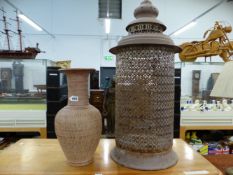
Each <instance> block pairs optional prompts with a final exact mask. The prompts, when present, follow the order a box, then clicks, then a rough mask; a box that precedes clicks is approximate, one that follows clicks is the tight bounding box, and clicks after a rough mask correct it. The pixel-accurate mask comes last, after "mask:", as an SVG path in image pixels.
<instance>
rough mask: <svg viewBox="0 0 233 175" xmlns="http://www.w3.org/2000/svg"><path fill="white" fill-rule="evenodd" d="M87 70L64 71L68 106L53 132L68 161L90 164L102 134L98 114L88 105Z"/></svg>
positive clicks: (58, 118) (60, 113) (57, 120)
mask: <svg viewBox="0 0 233 175" xmlns="http://www.w3.org/2000/svg"><path fill="white" fill-rule="evenodd" d="M89 71H90V70H88V69H86V70H85V69H67V70H65V73H66V75H67V78H68V105H67V106H65V107H64V108H63V109H61V110H60V111H59V112H58V113H57V115H56V118H55V131H56V135H57V138H58V140H59V143H60V145H61V147H62V150H63V152H64V154H65V156H66V158H67V161H68V162H69V163H70V164H71V165H73V166H83V165H87V164H89V163H91V161H92V157H93V155H94V152H95V150H96V148H97V146H98V143H99V140H100V135H101V129H102V126H101V114H100V112H99V111H98V109H96V108H95V107H94V106H92V105H90V104H89V102H88V92H87V91H88V90H87V88H88V84H87V83H88V75H89Z"/></svg>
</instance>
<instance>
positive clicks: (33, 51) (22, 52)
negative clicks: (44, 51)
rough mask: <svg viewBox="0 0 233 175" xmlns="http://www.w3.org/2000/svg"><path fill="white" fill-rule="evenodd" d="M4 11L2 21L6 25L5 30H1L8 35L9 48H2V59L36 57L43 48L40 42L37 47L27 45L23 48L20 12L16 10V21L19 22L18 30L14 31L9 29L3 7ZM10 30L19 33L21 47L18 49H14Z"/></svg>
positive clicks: (0, 51) (0, 52) (0, 53)
mask: <svg viewBox="0 0 233 175" xmlns="http://www.w3.org/2000/svg"><path fill="white" fill-rule="evenodd" d="M0 10H1V11H2V12H3V17H2V22H3V25H4V29H3V30H4V31H1V33H2V34H3V35H5V36H6V43H7V48H6V49H3V50H1V49H0V59H35V57H36V56H37V54H38V53H41V50H40V49H39V47H38V46H39V44H38V43H37V44H36V47H26V48H24V49H23V45H22V30H21V28H20V21H19V17H18V14H17V12H16V19H14V21H16V23H17V32H13V31H11V30H10V29H8V24H9V23H8V22H7V19H6V16H5V11H4V10H3V9H0ZM10 32H13V33H15V34H17V36H18V40H19V49H18V50H13V49H12V46H11V44H10Z"/></svg>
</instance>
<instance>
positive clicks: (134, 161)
mask: <svg viewBox="0 0 233 175" xmlns="http://www.w3.org/2000/svg"><path fill="white" fill-rule="evenodd" d="M111 158H112V159H113V160H114V161H115V162H117V163H119V164H120V165H123V166H125V167H128V168H132V169H138V170H161V169H166V168H169V167H171V166H173V165H175V164H176V163H177V161H178V157H177V155H176V153H175V152H174V151H173V150H172V149H171V150H170V151H169V152H166V153H137V152H131V151H126V150H123V149H120V148H118V147H115V148H114V149H113V150H112V151H111Z"/></svg>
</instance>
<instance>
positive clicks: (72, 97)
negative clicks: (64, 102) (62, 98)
mask: <svg viewBox="0 0 233 175" xmlns="http://www.w3.org/2000/svg"><path fill="white" fill-rule="evenodd" d="M69 100H70V101H78V96H71V97H70V98H69Z"/></svg>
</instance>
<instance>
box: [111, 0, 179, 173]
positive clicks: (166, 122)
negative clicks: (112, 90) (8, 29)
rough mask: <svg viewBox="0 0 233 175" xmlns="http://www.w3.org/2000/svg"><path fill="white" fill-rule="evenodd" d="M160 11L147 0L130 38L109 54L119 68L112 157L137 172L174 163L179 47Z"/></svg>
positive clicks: (130, 25)
mask: <svg viewBox="0 0 233 175" xmlns="http://www.w3.org/2000/svg"><path fill="white" fill-rule="evenodd" d="M157 15H158V10H157V9H156V8H155V7H154V6H152V4H151V2H150V1H148V0H144V1H143V2H142V3H141V5H140V6H139V7H138V8H137V9H136V10H135V12H134V16H135V17H136V19H135V20H134V21H133V22H131V23H130V24H129V25H128V26H127V27H126V29H127V31H128V32H129V35H128V36H126V37H123V38H122V40H121V41H119V43H118V46H117V47H114V48H112V49H111V50H110V51H111V52H112V53H114V54H116V55H117V65H116V128H115V136H116V147H115V148H114V149H113V150H112V152H111V157H112V159H113V160H115V161H116V162H117V163H119V164H121V165H124V166H126V167H129V168H133V169H140V170H158V169H165V168H168V167H170V166H173V165H175V164H176V162H177V160H178V158H177V155H176V153H175V152H174V151H173V150H172V145H173V118H174V116H173V115H174V54H175V53H176V52H179V51H180V48H179V47H177V46H175V45H174V44H173V41H172V40H171V39H170V38H169V37H168V36H166V35H164V34H163V33H162V32H163V31H164V30H165V29H166V27H165V26H164V25H163V24H162V23H161V22H160V21H158V20H157V19H156V18H155V17H156V16H157Z"/></svg>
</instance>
